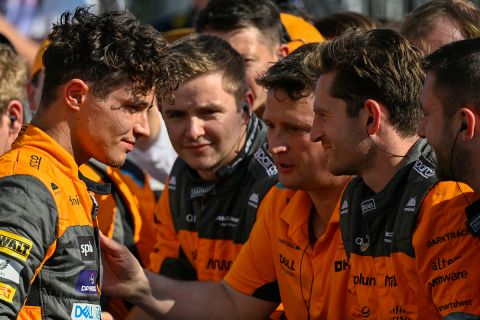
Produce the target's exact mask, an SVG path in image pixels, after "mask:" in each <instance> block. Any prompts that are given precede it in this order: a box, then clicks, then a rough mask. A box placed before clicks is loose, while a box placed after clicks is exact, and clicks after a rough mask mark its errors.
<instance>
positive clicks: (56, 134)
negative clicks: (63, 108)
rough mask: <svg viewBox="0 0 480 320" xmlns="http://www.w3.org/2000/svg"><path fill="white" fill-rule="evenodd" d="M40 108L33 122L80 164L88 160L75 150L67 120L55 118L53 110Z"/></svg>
mask: <svg viewBox="0 0 480 320" xmlns="http://www.w3.org/2000/svg"><path fill="white" fill-rule="evenodd" d="M40 110H41V109H40ZM40 110H39V112H37V113H36V114H35V116H34V118H33V119H32V121H31V124H33V125H34V126H36V127H38V128H40V129H41V130H42V131H44V132H45V133H46V134H47V135H49V136H50V137H51V138H52V139H53V140H55V141H56V142H57V143H58V144H59V145H60V146H61V147H62V148H63V149H65V150H66V151H67V152H68V153H69V154H71V155H72V157H73V158H74V159H75V162H76V163H77V164H78V165H80V164H82V163H83V162H86V161H87V160H88V159H82V157H81V156H80V155H79V154H78V153H76V152H75V148H74V145H73V142H72V138H71V130H70V127H69V125H68V122H67V120H58V118H60V116H58V118H57V119H55V120H53V119H52V115H51V114H53V112H45V111H40Z"/></svg>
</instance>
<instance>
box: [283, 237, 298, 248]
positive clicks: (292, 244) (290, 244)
mask: <svg viewBox="0 0 480 320" xmlns="http://www.w3.org/2000/svg"><path fill="white" fill-rule="evenodd" d="M278 242H280V244H283V245H284V246H287V247H289V248H292V249H295V250H300V246H299V245H298V244H296V243H295V242H293V241H292V240H287V239H281V238H278Z"/></svg>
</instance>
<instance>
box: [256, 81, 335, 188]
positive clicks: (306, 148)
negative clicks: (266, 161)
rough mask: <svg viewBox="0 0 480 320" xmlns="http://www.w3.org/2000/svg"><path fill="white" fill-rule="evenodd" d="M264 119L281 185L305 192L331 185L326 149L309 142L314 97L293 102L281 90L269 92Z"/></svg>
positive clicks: (318, 144)
mask: <svg viewBox="0 0 480 320" xmlns="http://www.w3.org/2000/svg"><path fill="white" fill-rule="evenodd" d="M263 116H264V118H263V120H264V121H265V123H266V124H267V127H268V145H269V149H270V153H271V154H272V156H273V159H274V161H275V165H276V166H277V169H278V176H279V180H280V183H282V184H283V185H284V186H285V187H287V188H290V189H302V190H314V189H317V188H319V187H321V186H323V185H326V184H327V183H329V181H330V180H331V179H332V175H331V174H330V173H329V172H328V170H327V169H326V159H325V156H324V153H323V147H322V145H321V144H320V143H315V142H312V141H310V129H311V128H312V122H313V116H314V114H313V94H312V95H310V96H308V97H305V98H302V99H300V100H291V99H290V98H289V97H288V95H287V94H286V93H285V92H284V91H282V90H277V91H273V90H270V91H269V92H268V93H267V106H266V108H265V113H264V114H263Z"/></svg>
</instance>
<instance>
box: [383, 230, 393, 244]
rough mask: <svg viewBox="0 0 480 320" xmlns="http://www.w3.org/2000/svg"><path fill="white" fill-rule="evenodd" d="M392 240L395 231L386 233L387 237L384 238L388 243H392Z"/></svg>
mask: <svg viewBox="0 0 480 320" xmlns="http://www.w3.org/2000/svg"><path fill="white" fill-rule="evenodd" d="M392 238H393V231H385V237H384V238H383V241H385V242H387V243H392Z"/></svg>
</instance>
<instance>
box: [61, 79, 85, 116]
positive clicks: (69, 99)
mask: <svg viewBox="0 0 480 320" xmlns="http://www.w3.org/2000/svg"><path fill="white" fill-rule="evenodd" d="M88 91H89V87H88V85H87V84H86V83H85V82H84V81H83V80H80V79H71V80H69V81H68V82H67V83H66V84H65V86H64V91H63V92H64V100H65V103H66V105H67V106H68V107H69V108H71V109H74V110H78V109H79V108H80V107H81V106H82V104H83V103H84V102H85V100H86V97H87V93H88Z"/></svg>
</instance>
